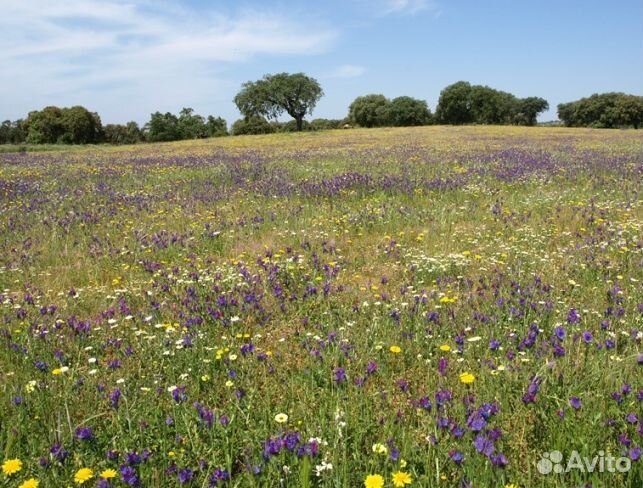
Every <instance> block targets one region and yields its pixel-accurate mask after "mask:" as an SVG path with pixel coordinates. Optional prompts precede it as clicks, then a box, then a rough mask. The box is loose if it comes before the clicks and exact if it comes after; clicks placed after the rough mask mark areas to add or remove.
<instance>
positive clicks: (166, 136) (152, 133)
mask: <svg viewBox="0 0 643 488" xmlns="http://www.w3.org/2000/svg"><path fill="white" fill-rule="evenodd" d="M144 133H145V135H146V138H147V140H149V141H151V142H162V141H178V140H179V139H181V129H180V126H179V119H178V117H177V116H176V115H174V114H172V113H170V112H166V113H164V114H162V113H161V112H154V113H153V114H152V115H151V117H150V121H149V122H148V123H147V124H146V125H145V128H144Z"/></svg>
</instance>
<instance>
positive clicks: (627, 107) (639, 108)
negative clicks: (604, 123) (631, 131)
mask: <svg viewBox="0 0 643 488" xmlns="http://www.w3.org/2000/svg"><path fill="white" fill-rule="evenodd" d="M614 108H615V110H616V112H617V114H618V120H619V122H620V123H621V124H620V125H625V126H630V125H631V126H632V127H634V128H635V129H638V128H639V127H640V126H642V125H643V97H639V96H635V95H624V96H622V97H619V99H618V100H617V101H616V104H615V107H614Z"/></svg>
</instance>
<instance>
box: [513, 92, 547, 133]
mask: <svg viewBox="0 0 643 488" xmlns="http://www.w3.org/2000/svg"><path fill="white" fill-rule="evenodd" d="M547 109H549V103H547V100H545V99H544V98H539V97H527V98H519V99H518V100H517V101H516V110H515V114H514V118H513V123H514V124H517V125H529V126H531V125H536V122H537V120H538V114H540V113H542V112H544V111H545V110H547Z"/></svg>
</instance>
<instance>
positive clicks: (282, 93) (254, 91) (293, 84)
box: [234, 73, 324, 131]
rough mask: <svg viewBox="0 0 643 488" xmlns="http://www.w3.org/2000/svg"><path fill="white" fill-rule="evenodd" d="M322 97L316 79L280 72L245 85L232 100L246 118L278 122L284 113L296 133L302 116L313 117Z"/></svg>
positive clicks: (302, 119) (300, 124) (300, 125)
mask: <svg viewBox="0 0 643 488" xmlns="http://www.w3.org/2000/svg"><path fill="white" fill-rule="evenodd" d="M323 94H324V92H323V91H322V89H321V86H320V85H319V83H318V82H317V80H315V79H314V78H311V77H309V76H306V75H305V74H304V73H295V74H288V73H279V74H275V75H265V76H264V77H263V78H262V79H261V80H257V81H248V82H246V83H244V84H243V85H242V89H241V91H240V92H239V93H238V94H237V96H236V97H234V103H235V104H236V105H237V107H238V109H239V111H240V112H241V114H242V115H243V116H244V117H246V118H249V117H253V116H260V117H266V118H268V119H277V117H279V116H280V115H281V114H283V113H284V112H286V113H287V114H288V115H290V116H291V117H292V118H293V119H295V123H296V125H297V130H298V131H300V130H302V129H303V121H304V117H305V116H306V115H307V114H312V112H313V110H314V108H315V105H316V104H317V102H318V101H319V99H320V98H321V97H322V96H323Z"/></svg>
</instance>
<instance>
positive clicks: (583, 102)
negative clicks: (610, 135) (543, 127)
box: [558, 92, 643, 129]
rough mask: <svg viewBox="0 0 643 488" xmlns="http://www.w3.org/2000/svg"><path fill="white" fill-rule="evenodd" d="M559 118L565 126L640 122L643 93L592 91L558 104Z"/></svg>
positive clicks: (614, 124) (642, 112) (624, 125)
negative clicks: (637, 94) (584, 96)
mask: <svg viewBox="0 0 643 488" xmlns="http://www.w3.org/2000/svg"><path fill="white" fill-rule="evenodd" d="M558 118H559V119H560V120H561V121H562V123H563V124H564V125H565V126H567V127H595V128H605V129H612V128H616V127H634V128H635V129H638V128H639V127H641V126H642V125H643V97H640V96H636V95H626V94H625V93H614V92H612V93H595V94H594V95H592V96H590V97H586V98H581V99H580V100H576V101H575V102H569V103H561V104H559V105H558Z"/></svg>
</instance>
